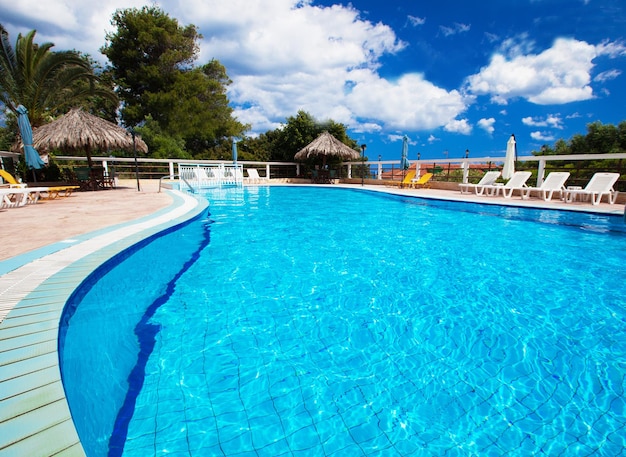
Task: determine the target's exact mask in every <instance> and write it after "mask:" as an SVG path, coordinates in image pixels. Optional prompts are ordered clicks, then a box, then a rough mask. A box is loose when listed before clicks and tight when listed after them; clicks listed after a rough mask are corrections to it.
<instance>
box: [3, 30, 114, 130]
mask: <svg viewBox="0 0 626 457" xmlns="http://www.w3.org/2000/svg"><path fill="white" fill-rule="evenodd" d="M35 33H36V30H32V31H31V32H29V33H27V34H26V35H25V36H22V34H19V35H18V36H17V40H16V42H15V48H13V47H12V46H11V43H10V42H9V34H8V32H7V31H6V29H5V28H4V26H2V25H1V24H0V103H3V104H4V105H5V106H6V107H7V108H8V109H9V110H11V111H12V112H13V113H16V109H17V107H18V106H19V105H24V106H25V107H26V109H27V110H28V115H29V118H30V121H31V124H32V125H33V126H34V127H37V126H40V125H42V124H44V123H45V120H46V118H47V117H49V116H56V115H59V114H63V113H62V112H59V111H60V110H61V109H62V108H64V107H67V106H68V104H69V103H73V102H75V103H76V104H79V103H81V102H84V101H85V100H86V99H88V98H89V97H91V96H94V95H95V96H98V97H101V98H105V99H108V100H111V101H115V102H116V100H117V99H116V96H115V93H114V92H113V91H112V90H111V89H110V88H106V87H104V86H103V85H101V84H99V81H98V78H97V76H96V75H95V74H94V71H93V68H92V66H91V63H90V62H89V60H88V59H87V58H85V57H82V56H81V55H80V54H79V53H78V52H76V51H61V52H52V51H51V50H50V49H51V48H52V47H53V46H54V44H53V43H43V44H41V45H39V44H36V43H34V42H33V41H34V38H35Z"/></svg>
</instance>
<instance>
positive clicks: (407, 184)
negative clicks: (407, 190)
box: [392, 170, 415, 187]
mask: <svg viewBox="0 0 626 457" xmlns="http://www.w3.org/2000/svg"><path fill="white" fill-rule="evenodd" d="M413 178H415V170H409V171H408V172H407V174H406V176H405V177H404V179H403V180H402V181H400V182H394V183H392V186H399V187H410V186H411V181H412V180H413Z"/></svg>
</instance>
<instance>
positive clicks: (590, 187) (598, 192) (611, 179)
mask: <svg viewBox="0 0 626 457" xmlns="http://www.w3.org/2000/svg"><path fill="white" fill-rule="evenodd" d="M618 179H619V173H596V174H594V175H593V176H592V177H591V179H590V180H589V182H588V183H587V185H586V186H585V188H584V189H567V190H566V191H565V201H566V202H567V203H571V202H573V201H574V200H575V199H576V197H578V196H580V197H581V199H585V200H586V199H589V198H591V203H592V204H593V205H594V206H595V205H598V204H600V200H602V197H603V196H604V195H606V198H607V200H608V202H609V204H611V205H612V204H613V203H615V200H616V199H617V194H618V193H619V192H618V191H616V190H614V189H613V185H614V184H615V183H616V182H617V180H618Z"/></svg>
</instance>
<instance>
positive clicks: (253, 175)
mask: <svg viewBox="0 0 626 457" xmlns="http://www.w3.org/2000/svg"><path fill="white" fill-rule="evenodd" d="M246 172H248V179H247V181H248V182H249V183H251V184H259V183H261V182H264V181H267V178H264V177H261V176H259V171H258V170H257V169H256V168H246Z"/></svg>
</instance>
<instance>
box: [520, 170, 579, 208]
mask: <svg viewBox="0 0 626 457" xmlns="http://www.w3.org/2000/svg"><path fill="white" fill-rule="evenodd" d="M568 178H569V172H567V171H553V172H552V173H550V174H549V175H548V176H546V179H545V180H544V181H543V182H542V183H541V186H539V187H526V188H525V189H522V198H523V199H524V200H527V199H528V198H530V194H531V193H532V192H537V193H539V194H540V195H541V197H542V198H543V199H544V201H550V200H552V195H553V194H554V192H558V193H559V198H560V199H561V200H563V195H564V194H563V193H564V192H565V181H567V179H568Z"/></svg>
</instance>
